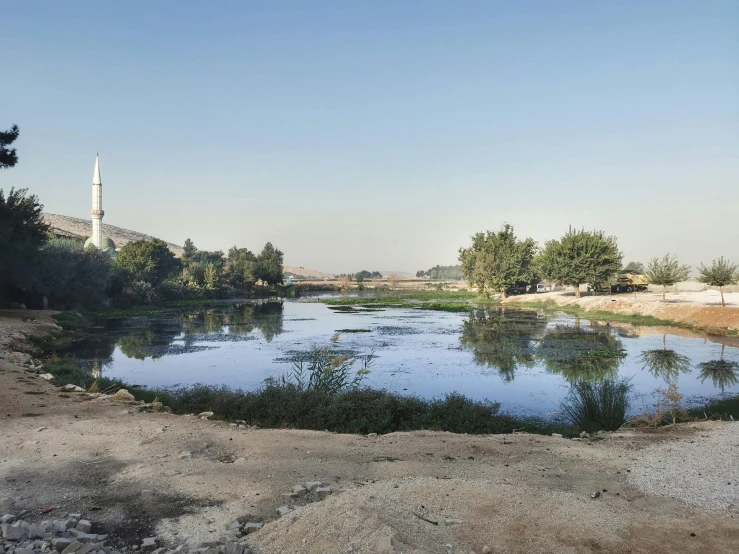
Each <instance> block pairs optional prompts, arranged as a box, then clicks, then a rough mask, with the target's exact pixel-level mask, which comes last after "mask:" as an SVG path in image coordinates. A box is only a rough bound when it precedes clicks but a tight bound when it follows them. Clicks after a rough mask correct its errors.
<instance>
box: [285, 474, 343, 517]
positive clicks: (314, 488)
mask: <svg viewBox="0 0 739 554" xmlns="http://www.w3.org/2000/svg"><path fill="white" fill-rule="evenodd" d="M332 493H333V489H332V488H331V486H330V485H328V484H327V483H324V482H323V481H308V482H307V483H306V484H305V486H304V485H295V486H294V487H293V488H292V489H291V490H290V491H289V492H283V493H282V494H281V495H280V498H281V499H282V500H286V501H287V502H288V503H287V504H285V505H284V506H280V507H279V508H277V515H278V517H282V516H286V515H287V514H289V513H290V512H292V511H293V510H294V509H295V504H296V503H297V504H299V505H302V504H307V503H308V502H316V501H318V500H323V499H324V498H326V497H327V496H328V495H330V494H332Z"/></svg>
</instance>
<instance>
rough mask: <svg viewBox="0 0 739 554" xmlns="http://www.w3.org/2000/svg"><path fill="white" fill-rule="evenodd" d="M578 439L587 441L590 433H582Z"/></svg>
mask: <svg viewBox="0 0 739 554" xmlns="http://www.w3.org/2000/svg"><path fill="white" fill-rule="evenodd" d="M580 438H581V439H589V438H590V433H588V432H587V431H583V432H582V433H580Z"/></svg>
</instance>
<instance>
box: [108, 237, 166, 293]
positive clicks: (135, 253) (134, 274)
mask: <svg viewBox="0 0 739 554" xmlns="http://www.w3.org/2000/svg"><path fill="white" fill-rule="evenodd" d="M114 265H115V266H116V267H118V268H120V269H122V270H124V271H126V272H127V273H128V274H129V275H130V277H131V279H132V280H133V281H143V282H146V283H149V284H150V285H152V286H156V285H158V284H159V283H161V282H162V281H164V280H165V279H166V278H167V277H168V276H169V275H170V274H171V273H172V272H173V271H174V270H175V269H176V268H177V260H176V259H175V257H174V254H173V253H172V251H171V250H170V249H169V247H168V246H167V243H166V242H164V241H163V240H160V239H151V240H145V239H141V240H134V241H131V242H129V243H128V244H126V245H125V246H124V247H123V248H121V250H120V252H118V254H117V255H116V257H115V261H114Z"/></svg>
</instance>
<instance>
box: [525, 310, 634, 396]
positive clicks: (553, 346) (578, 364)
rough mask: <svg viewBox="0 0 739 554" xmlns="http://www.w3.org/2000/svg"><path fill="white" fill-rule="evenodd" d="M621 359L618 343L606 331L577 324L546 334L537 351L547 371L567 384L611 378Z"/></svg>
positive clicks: (621, 351)
mask: <svg viewBox="0 0 739 554" xmlns="http://www.w3.org/2000/svg"><path fill="white" fill-rule="evenodd" d="M625 357H626V352H625V351H624V348H623V344H622V343H621V340H620V339H619V338H618V337H616V336H614V335H613V334H612V333H611V332H610V329H609V328H608V327H604V328H598V327H590V328H586V329H582V328H580V326H579V321H578V322H576V325H575V326H574V327H572V326H568V325H557V326H555V327H554V328H553V329H551V330H549V331H547V333H546V335H545V336H544V338H543V339H542V341H541V343H540V344H539V348H538V350H537V358H538V359H540V360H541V361H542V362H543V363H544V365H545V366H546V368H547V370H549V371H550V372H552V373H558V374H560V375H562V376H563V377H564V378H565V379H567V380H568V381H570V382H575V381H579V380H586V381H594V380H597V379H604V378H606V377H615V376H616V375H617V374H618V368H619V366H620V365H621V362H622V360H623V359H624V358H625Z"/></svg>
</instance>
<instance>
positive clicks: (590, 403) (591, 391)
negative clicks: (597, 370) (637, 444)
mask: <svg viewBox="0 0 739 554" xmlns="http://www.w3.org/2000/svg"><path fill="white" fill-rule="evenodd" d="M630 393H631V384H630V383H629V382H628V380H625V379H621V380H618V379H603V380H601V381H593V382H588V381H577V382H575V383H573V384H572V385H571V386H570V392H569V394H568V395H567V397H566V398H565V400H564V401H563V402H562V412H563V413H564V415H565V418H566V419H567V420H568V421H569V422H570V423H571V424H572V425H573V426H574V427H575V428H576V429H578V430H579V431H587V432H588V433H593V432H595V431H601V430H602V431H616V430H617V429H619V428H620V427H621V426H622V425H623V424H624V422H625V420H626V411H627V409H628V407H629V396H630Z"/></svg>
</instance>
